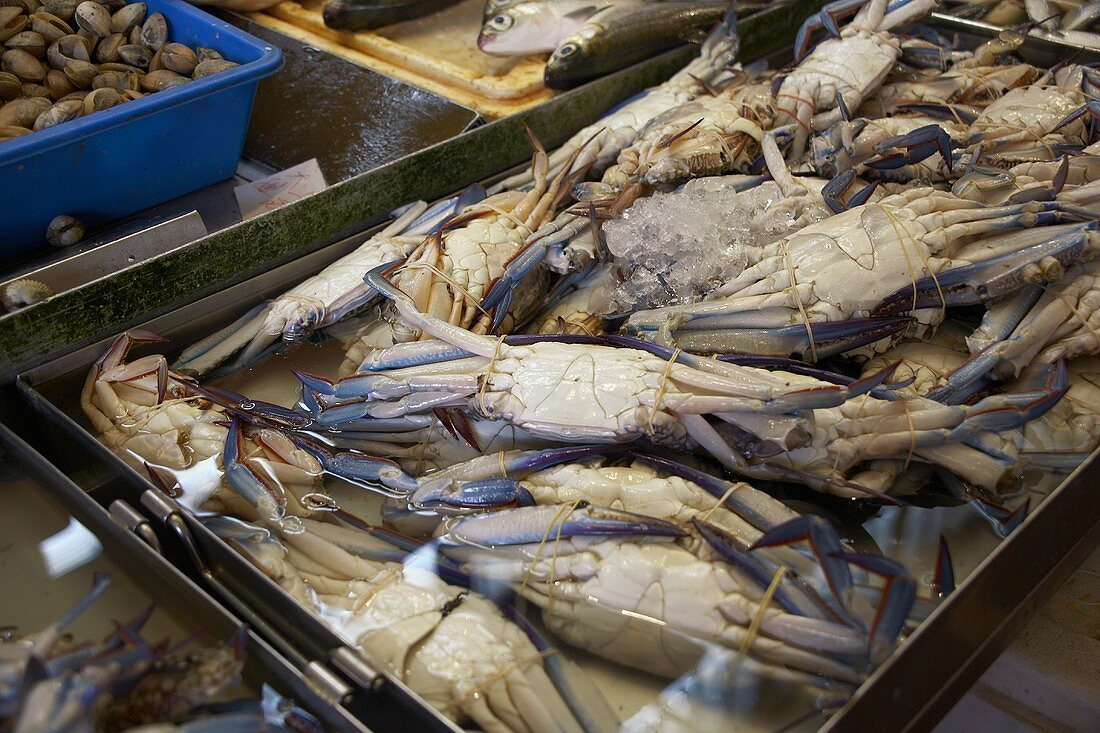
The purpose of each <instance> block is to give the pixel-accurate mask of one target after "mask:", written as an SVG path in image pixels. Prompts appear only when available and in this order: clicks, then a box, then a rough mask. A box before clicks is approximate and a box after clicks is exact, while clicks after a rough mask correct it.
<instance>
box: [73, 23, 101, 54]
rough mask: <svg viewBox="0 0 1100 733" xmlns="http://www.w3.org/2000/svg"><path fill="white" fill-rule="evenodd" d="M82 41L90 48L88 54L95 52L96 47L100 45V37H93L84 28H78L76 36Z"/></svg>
mask: <svg viewBox="0 0 1100 733" xmlns="http://www.w3.org/2000/svg"><path fill="white" fill-rule="evenodd" d="M75 35H77V36H78V37H79V38H80V40H82V41H84V45H85V46H87V47H88V53H89V54H90V53H91V52H92V51H94V50H95V46H96V44H97V43H99V36H96V35H93V34H91V33H89V32H88V31H86V30H84V29H83V28H77V29H76V34H75Z"/></svg>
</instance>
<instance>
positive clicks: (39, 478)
mask: <svg viewBox="0 0 1100 733" xmlns="http://www.w3.org/2000/svg"><path fill="white" fill-rule="evenodd" d="M0 455H2V456H3V458H4V464H5V483H7V484H8V485H9V486H11V485H13V484H14V483H15V482H19V483H21V484H29V485H30V486H32V487H34V489H38V490H41V491H44V492H45V493H46V494H48V495H49V496H50V497H51V498H52V499H54V500H55V501H56V502H57V503H58V504H59V505H60V507H61V509H63V510H64V511H66V512H67V513H69V514H70V515H71V516H72V517H73V518H74V519H76V520H77V521H78V522H80V523H81V524H82V525H84V527H85V528H87V529H88V530H89V531H91V532H92V533H93V534H94V535H95V536H96V539H97V540H98V541H99V543H100V545H101V547H102V550H103V553H104V555H105V557H106V558H107V559H108V560H109V561H110V562H111V563H112V564H114V565H115V566H117V567H119V568H121V569H122V570H123V571H124V572H125V574H126V575H127V577H128V578H130V579H131V580H132V581H133V582H134V583H135V584H136V585H138V586H139V587H140V588H141V590H142V591H143V592H144V593H145V594H146V595H147V596H148V599H149V600H151V601H153V602H155V604H156V608H158V609H164V610H166V611H168V612H169V613H172V614H174V615H176V616H178V617H179V618H182V619H186V621H187V622H188V624H189V625H191V626H192V627H193V628H192V631H198V630H200V629H203V630H205V631H206V632H207V633H208V635H209V637H210V638H217V639H227V638H230V637H231V636H233V634H234V633H235V632H237V631H238V630H239V629H240V628H241V626H242V622H241V621H240V620H239V618H237V617H235V616H234V615H233V614H231V613H230V612H228V611H227V610H226V609H225V608H224V607H223V606H222V605H221V604H220V603H218V602H217V601H215V600H214V599H213V598H212V597H211V596H210V595H208V594H207V592H206V591H204V590H203V589H201V588H200V587H199V586H197V585H196V584H195V583H193V582H192V581H191V580H190V579H188V578H187V577H186V576H185V575H184V574H183V573H182V572H181V571H180V570H179V569H178V568H177V567H176V565H175V564H174V563H173V562H171V561H170V560H169V557H170V556H171V552H170V548H169V547H166V546H164V545H163V544H162V543H161V542H160V540H159V538H158V537H157V536H156V534H155V532H154V531H153V529H152V527H151V526H150V524H149V522H148V521H147V520H146V518H145V517H144V516H143V515H142V514H140V513H139V512H137V511H135V510H134V508H133V506H134V505H132V504H130V503H128V502H127V501H126V500H125V499H124V498H121V497H113V498H111V500H110V501H109V502H108V503H107V504H106V507H105V506H103V505H101V504H100V503H97V502H96V501H94V500H93V499H92V498H91V496H89V494H88V493H86V492H85V491H84V490H83V489H82V488H81V487H79V486H77V485H76V484H74V483H73V482H72V481H71V480H69V478H67V477H66V476H65V474H63V473H62V472H61V471H59V470H58V469H57V468H56V467H55V466H53V465H52V464H51V463H50V462H49V461H47V460H46V459H45V458H43V457H42V456H41V455H40V454H39V453H38V452H36V451H35V450H34V449H33V448H31V447H30V446H29V445H28V444H27V443H26V442H25V441H23V440H22V439H21V438H20V437H19V436H17V435H16V434H15V433H13V432H12V431H11V430H9V429H8V428H7V427H6V426H4V425H0ZM10 510H11V509H9V511H10ZM137 610H138V609H137V608H135V609H134V611H135V612H136V611H137ZM245 659H246V663H245V669H244V673H243V677H244V679H245V680H246V682H249V683H251V685H252V686H253V687H255V688H257V689H258V688H259V686H260V684H261V683H264V682H266V683H268V684H270V685H271V686H272V687H274V688H275V689H276V690H278V691H279V692H280V693H281V694H283V695H286V696H289V697H290V698H292V699H293V700H294V701H295V702H297V703H298V704H299V705H301V706H302V707H304V708H305V709H306V710H308V711H309V712H311V713H312V714H313V715H315V716H317V718H318V719H319V720H321V721H322V722H323V723H324V725H325V726H326V728H328V729H330V730H338V731H349V732H350V733H367V730H368V729H367V728H366V727H365V726H363V725H362V724H361V723H360V722H359V721H358V720H356V718H355V717H354V716H352V715H351V714H350V713H349V712H348V711H347V710H346V709H345V708H344V707H343V704H342V702H343V700H344V699H345V698H346V697H347V695H348V689H347V686H346V685H343V684H342V683H340V682H339V680H333V679H330V678H328V677H326V676H324V674H323V670H314V669H310V668H308V667H305V668H303V667H297V668H296V665H292V663H291V662H290V661H288V658H287V657H286V656H284V655H283V654H281V653H280V652H278V651H276V650H275V649H274V648H273V647H272V646H271V645H270V644H268V642H267V641H265V640H264V639H263V638H262V637H261V636H259V635H258V634H257V633H256V630H255V628H249V629H248V632H247V641H246V645H245ZM319 672H320V673H319Z"/></svg>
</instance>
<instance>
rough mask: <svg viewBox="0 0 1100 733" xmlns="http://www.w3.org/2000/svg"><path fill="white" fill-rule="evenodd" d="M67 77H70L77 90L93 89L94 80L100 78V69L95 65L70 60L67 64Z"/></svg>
mask: <svg viewBox="0 0 1100 733" xmlns="http://www.w3.org/2000/svg"><path fill="white" fill-rule="evenodd" d="M65 76H67V77H69V80H70V81H72V83H73V85H74V86H76V87H77V88H79V89H91V88H92V80H93V79H95V78H96V77H97V76H99V69H98V68H97V67H96V65H95V64H92V63H89V62H87V61H75V60H70V61H69V63H67V64H65Z"/></svg>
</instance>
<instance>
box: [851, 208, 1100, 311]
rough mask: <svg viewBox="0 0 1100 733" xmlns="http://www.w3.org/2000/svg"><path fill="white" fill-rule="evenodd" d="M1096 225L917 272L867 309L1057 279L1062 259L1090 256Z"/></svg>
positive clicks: (901, 307)
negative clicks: (918, 276)
mask: <svg viewBox="0 0 1100 733" xmlns="http://www.w3.org/2000/svg"><path fill="white" fill-rule="evenodd" d="M1097 228H1098V225H1097V223H1096V222H1085V223H1082V224H1076V225H1073V226H1071V227H1069V228H1068V230H1065V231H1063V232H1062V233H1060V234H1059V235H1057V236H1055V237H1052V238H1050V239H1049V240H1048V241H1044V242H1041V243H1039V244H1034V245H1032V246H1030V247H1025V248H1023V249H1020V250H1016V251H1011V252H1008V253H1006V254H1002V255H999V256H996V257H992V258H990V259H988V260H985V261H982V262H977V263H975V264H973V265H965V266H962V267H956V268H953V269H950V270H946V271H944V272H941V273H939V274H937V275H935V276H928V277H925V278H921V279H920V280H918V281H917V282H916V283H915V284H914V285H912V286H908V287H904V288H901V289H899V290H898V291H897V292H895V293H894V294H892V295H890V296H888V297H887V298H885V299H884V300H883V301H882V302H881V303H880V304H879V305H877V306H875V308H873V309H872V311H871V313H872V315H891V314H896V313H901V312H903V311H906V310H915V309H920V308H938V307H943V306H958V305H973V304H977V303H984V302H985V301H986V300H989V299H991V298H996V297H998V296H1001V295H1006V294H1008V293H1011V292H1013V291H1015V290H1018V289H1019V288H1021V287H1023V286H1024V285H1028V284H1032V283H1035V282H1044V281H1050V280H1056V279H1059V278H1061V277H1062V276H1063V274H1064V271H1065V270H1064V268H1065V267H1067V266H1068V265H1070V264H1072V263H1074V262H1077V261H1079V260H1081V259H1087V258H1089V257H1092V256H1095V252H1096V249H1097V247H1098V246H1100V233H1098V232H1097ZM941 294H942V297H941Z"/></svg>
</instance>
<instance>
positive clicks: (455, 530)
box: [447, 505, 687, 547]
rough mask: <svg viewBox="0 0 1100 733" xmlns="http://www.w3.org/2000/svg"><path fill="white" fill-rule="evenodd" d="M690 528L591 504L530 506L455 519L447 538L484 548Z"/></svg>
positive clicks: (681, 532)
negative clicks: (571, 507)
mask: <svg viewBox="0 0 1100 733" xmlns="http://www.w3.org/2000/svg"><path fill="white" fill-rule="evenodd" d="M686 534H687V530H685V529H684V528H683V527H681V526H679V525H677V524H674V523H672V522H668V521H665V520H663V519H654V518H653V517H647V516H644V515H641V514H634V513H631V512H624V511H618V510H615V509H607V508H605V507H596V506H591V505H578V506H577V507H576V508H575V509H571V510H570V509H569V508H568V507H567V506H566V507H563V506H556V505H551V506H527V507H520V508H518V509H506V510H504V511H501V512H492V513H490V514H477V515H474V516H472V517H464V518H462V519H459V520H458V521H456V522H454V523H453V524H452V525H451V526H450V529H449V531H448V532H447V538H448V539H450V540H452V541H455V542H458V543H463V544H470V545H478V546H482V547H501V546H507V545H529V544H537V543H540V542H555V541H557V540H559V539H570V538H573V537H607V538H610V537H630V536H646V537H683V536H685V535H686Z"/></svg>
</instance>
